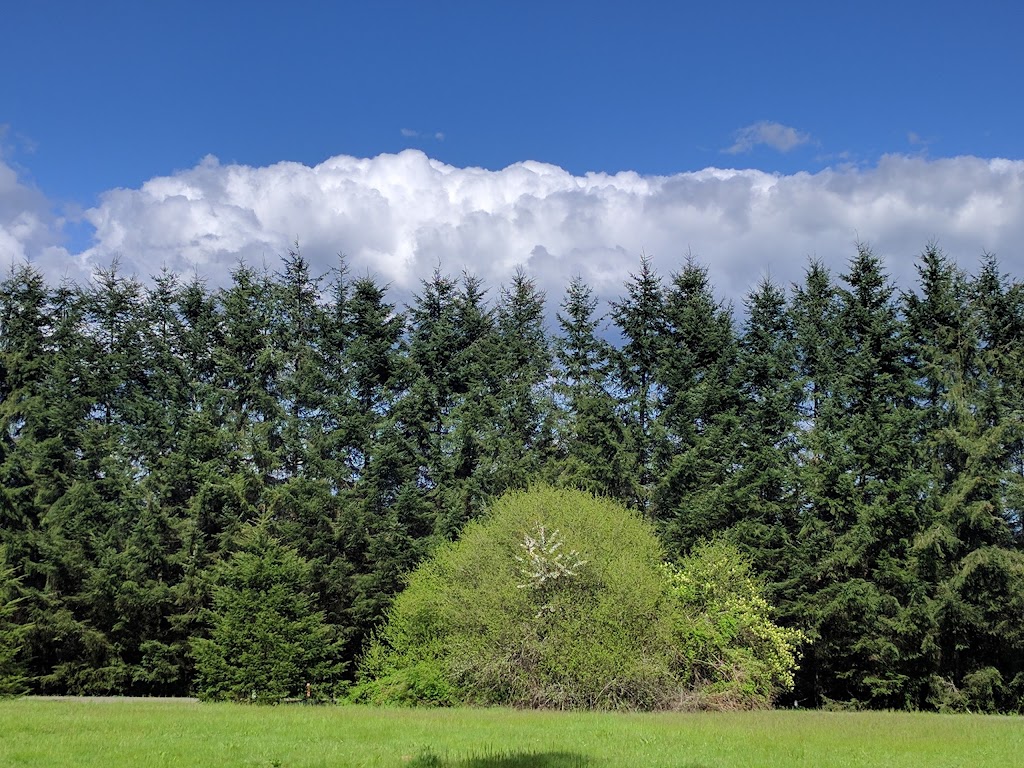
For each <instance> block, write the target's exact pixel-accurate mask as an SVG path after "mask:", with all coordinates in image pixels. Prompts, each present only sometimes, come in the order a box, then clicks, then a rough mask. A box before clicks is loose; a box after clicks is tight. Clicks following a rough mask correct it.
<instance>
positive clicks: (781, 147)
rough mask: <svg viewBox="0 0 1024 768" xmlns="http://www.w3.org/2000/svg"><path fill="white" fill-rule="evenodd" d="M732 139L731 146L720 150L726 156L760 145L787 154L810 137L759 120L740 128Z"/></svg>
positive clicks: (790, 127) (788, 127) (747, 150)
mask: <svg viewBox="0 0 1024 768" xmlns="http://www.w3.org/2000/svg"><path fill="white" fill-rule="evenodd" d="M733 138H734V141H733V144H732V146H730V147H726V148H725V149H723V150H722V151H723V152H725V153H726V154H730V155H739V154H742V153H744V152H750V151H751V150H752V149H754V147H757V146H760V145H764V146H767V147H771V148H772V149H775V150H778V151H779V152H789V151H790V150H791V149H794V148H796V147H799V146H800V145H801V144H807V143H808V142H809V141H810V140H811V135H810V134H809V133H804V132H802V131H798V130H797V129H796V128H793V127H792V126H789V125H783V124H782V123H773V122H770V121H768V120H761V121H760V122H757V123H751V124H750V125H748V126H746V127H744V128H740V129H739V130H738V131H736V133H735V134H734V136H733Z"/></svg>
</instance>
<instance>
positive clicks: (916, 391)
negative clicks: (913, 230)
mask: <svg viewBox="0 0 1024 768" xmlns="http://www.w3.org/2000/svg"><path fill="white" fill-rule="evenodd" d="M917 273H918V279H917V281H916V284H915V286H914V287H913V288H912V289H910V290H908V291H906V292H900V291H897V290H896V288H895V287H894V286H893V284H892V283H891V281H890V279H889V277H888V275H887V274H886V272H885V269H884V267H883V265H882V263H881V261H880V259H879V258H877V257H876V256H875V255H874V254H873V253H872V252H871V251H870V249H869V248H867V247H865V246H858V248H857V250H856V253H855V254H854V255H853V256H852V258H851V259H850V260H849V262H848V264H847V267H846V269H845V271H844V272H843V273H842V274H840V275H838V276H837V275H833V274H832V273H831V272H830V271H829V270H828V269H827V268H826V267H825V266H824V265H823V264H822V263H820V262H817V261H811V262H810V263H809V264H808V265H807V268H806V270H805V273H804V275H803V279H802V281H801V282H799V283H798V284H795V285H793V286H790V287H784V286H779V285H776V284H774V283H773V282H772V281H770V280H767V279H766V280H763V281H761V282H760V283H759V284H758V285H757V286H756V287H755V288H754V289H753V290H752V291H751V292H750V293H749V295H747V296H746V297H745V299H744V302H743V307H742V311H737V309H736V308H734V307H733V306H731V305H730V304H728V303H726V302H723V301H722V300H720V299H719V298H718V297H717V296H716V294H715V291H714V287H713V286H712V285H711V283H710V280H709V277H708V271H707V269H706V268H705V267H704V266H702V265H701V264H700V263H698V262H697V261H695V260H693V259H687V260H686V261H685V262H684V263H683V264H682V265H681V266H680V267H679V268H678V270H677V271H675V272H672V273H671V274H668V275H665V276H662V275H660V274H659V273H658V272H657V271H656V269H655V268H654V265H653V263H652V262H651V261H650V260H649V259H646V258H643V259H641V260H640V263H639V266H638V268H637V271H636V272H635V273H634V274H633V275H631V277H630V278H629V280H628V281H627V282H626V283H625V285H624V286H623V290H622V292H621V296H620V298H619V299H618V300H617V301H615V302H613V303H612V304H611V306H610V308H609V309H608V312H607V313H606V314H602V313H600V312H599V311H598V307H599V304H598V302H597V300H596V298H595V295H594V293H593V291H592V290H591V288H590V287H588V286H587V284H586V283H585V282H584V281H583V280H581V279H574V280H573V281H571V283H570V284H569V285H568V286H567V287H566V289H565V292H564V295H563V296H561V297H559V298H558V299H557V301H558V305H557V307H558V308H557V313H556V323H555V324H554V326H553V327H549V326H548V325H547V323H546V321H545V317H546V309H545V302H546V297H545V296H544V295H543V294H542V293H541V292H540V291H539V290H538V288H537V287H536V284H535V283H534V281H533V280H532V279H531V278H530V277H529V276H528V275H527V274H525V273H522V272H520V273H517V274H516V275H514V276H513V277H512V279H511V280H510V281H509V283H508V284H507V285H505V286H503V287H501V288H500V289H499V290H497V291H494V292H492V291H491V290H490V289H489V288H488V286H485V285H484V284H483V283H482V282H481V281H480V280H479V279H478V278H476V277H474V276H472V275H462V276H458V277H453V276H451V275H447V274H444V273H443V272H442V271H440V270H438V271H435V273H434V274H433V275H432V276H430V277H429V278H427V279H426V280H424V281H422V283H421V284H420V286H419V289H418V292H417V293H416V294H415V296H414V298H413V299H412V300H411V302H410V303H409V305H408V306H405V307H398V306H396V305H394V304H393V303H391V302H389V300H388V292H387V287H386V286H385V285H382V284H381V283H379V282H377V281H376V280H375V279H373V278H372V277H356V278H353V277H352V276H351V275H350V274H349V272H348V270H347V269H346V266H345V263H344V260H341V261H339V265H338V267H337V268H336V269H335V270H333V271H332V272H331V273H329V274H327V275H316V274H314V273H313V272H312V270H311V267H310V265H309V263H308V262H307V261H306V260H305V258H304V257H303V256H302V255H301V253H299V252H298V250H297V249H295V250H293V251H291V252H289V254H288V255H287V256H285V257H284V258H283V259H282V261H281V264H280V266H279V267H278V269H277V270H276V271H271V270H268V269H256V268H253V267H251V266H247V265H244V264H241V265H239V266H238V267H237V268H236V269H235V271H234V272H233V274H232V279H231V282H230V284H229V285H227V286H225V287H222V288H211V287H209V286H207V285H206V284H205V283H204V281H203V280H201V279H200V278H198V277H193V278H191V279H184V278H182V277H181V276H179V275H176V274H173V273H171V272H168V271H163V272H161V273H160V274H158V275H156V276H155V277H153V278H152V279H151V280H150V281H148V282H146V283H143V282H141V281H139V280H138V279H136V278H135V277H134V276H128V275H124V274H122V272H121V271H120V270H119V268H118V265H117V264H116V263H115V264H113V265H112V266H111V267H110V268H108V269H105V270H100V271H98V272H97V273H96V275H95V277H94V279H93V280H92V281H91V282H90V283H89V284H87V285H77V284H74V283H69V282H60V283H57V284H50V283H49V282H48V281H47V280H46V279H45V278H44V277H43V276H42V275H41V274H40V273H39V272H38V271H37V270H35V269H34V268H33V267H32V266H31V265H19V266H15V267H13V268H12V269H11V271H10V272H9V274H8V276H7V278H6V279H5V280H4V281H3V282H2V284H0V427H2V428H0V493H2V496H0V536H2V539H0V543H2V560H0V690H2V689H3V688H4V686H6V687H7V689H9V690H15V689H28V690H32V691H36V692H46V693H65V692H68V693H127V694H149V695H178V694H185V693H188V692H189V691H190V690H192V689H193V688H194V685H195V680H196V668H195V665H196V658H197V653H198V655H199V657H203V655H204V654H206V656H209V654H210V653H211V651H210V645H209V643H210V638H211V632H212V629H213V628H215V627H217V626H218V621H220V620H221V619H223V616H220V617H218V615H217V613H216V611H217V610H218V606H220V607H221V608H222V607H223V606H224V605H227V604H230V601H227V603H225V599H226V598H224V589H225V588H227V587H229V586H230V585H231V584H232V583H235V582H234V581H232V579H235V577H236V576H237V575H238V574H237V573H235V572H233V571H231V568H232V563H244V569H243V570H244V572H245V573H246V574H248V575H247V576H246V578H249V579H255V580H256V582H258V581H259V579H261V578H264V577H265V575H266V574H265V571H266V569H263V570H261V567H260V566H259V564H258V563H257V562H256V561H254V560H253V557H256V556H257V555H258V554H259V552H261V551H263V552H265V551H271V550H272V551H274V552H277V553H278V556H279V559H280V556H282V555H281V553H282V552H283V553H285V555H286V556H285V561H286V562H287V563H288V566H287V570H288V573H289V574H290V576H289V577H288V580H287V581H288V584H290V585H291V586H290V587H289V588H290V589H291V590H292V592H293V593H294V595H293V597H294V601H293V603H292V607H293V608H294V606H296V605H298V606H300V607H301V609H302V613H304V616H296V617H295V621H297V622H303V621H305V622H306V625H309V630H308V631H309V633H310V636H315V637H316V638H317V642H318V643H320V644H321V645H322V646H323V647H329V648H330V649H331V653H332V654H334V655H335V657H334V658H335V661H336V663H335V664H333V666H332V669H333V670H334V672H333V673H332V674H336V675H338V676H339V677H340V678H342V679H344V678H345V676H346V675H347V676H351V674H353V672H354V669H355V665H354V664H353V663H352V662H353V661H355V660H356V659H358V658H359V657H360V655H361V653H362V652H363V651H364V650H365V648H366V647H367V641H368V638H369V637H370V634H371V632H372V631H373V628H374V627H375V626H377V625H378V624H379V623H380V621H381V619H382V617H383V616H384V612H385V611H386V609H387V607H388V606H389V604H390V602H391V600H392V599H393V597H394V595H395V594H396V593H397V592H398V591H399V590H400V589H401V588H402V586H403V584H404V579H405V578H406V575H407V574H408V573H410V572H411V570H412V569H413V568H414V567H415V566H416V565H417V564H418V563H419V562H420V561H421V560H422V559H423V558H424V556H425V555H427V554H428V553H429V552H430V551H431V550H432V548H433V547H434V546H435V545H436V544H437V543H438V542H441V541H445V540H450V539H452V538H454V537H456V536H457V535H458V533H459V531H460V530H461V529H462V527H463V526H464V525H465V524H466V523H467V522H468V521H470V520H473V519H474V518H476V517H477V516H478V515H479V514H480V513H481V511H482V510H483V509H484V508H485V507H486V505H487V504H488V502H489V501H490V500H492V499H494V498H496V497H497V496H498V495H500V494H501V493H503V492H504V491H506V490H510V489H518V488H526V487H529V486H530V485H531V484H533V483H535V482H543V483H546V484H549V485H553V486H561V487H572V488H578V489H582V490H586V491H590V492H592V493H594V494H597V495H600V496H605V497H609V498H611V499H614V500H616V501H619V502H621V503H624V504H626V505H627V506H630V507H632V508H635V509H637V510H640V511H641V512H642V514H643V515H645V516H646V517H647V518H648V519H649V520H650V521H651V522H652V523H653V525H654V526H655V528H656V530H657V531H658V532H659V535H660V537H661V539H662V542H663V545H664V546H665V548H666V550H667V551H668V552H669V553H670V554H671V555H672V556H673V557H677V558H681V557H684V556H686V555H687V554H688V553H690V551H691V550H692V549H693V548H694V547H697V546H698V545H700V544H701V542H703V541H705V540H708V539H712V538H718V537H721V538H725V539H727V540H729V541H730V542H731V543H732V544H733V545H735V546H736V547H738V548H739V549H740V551H742V552H743V553H744V554H745V555H746V556H747V557H749V559H750V561H751V562H752V564H753V567H754V569H755V571H756V573H758V574H759V576H760V578H761V579H762V580H763V582H764V584H765V587H766V594H767V595H768V596H769V598H770V600H771V603H772V605H773V606H774V609H775V612H776V614H775V615H776V620H777V621H779V622H780V623H782V624H783V625H786V626H789V627H793V628H797V629H800V630H802V632H803V633H804V636H805V638H806V640H807V642H806V643H805V645H804V646H803V648H802V660H801V667H800V670H799V671H798V672H797V675H796V687H795V692H794V694H793V699H794V700H796V701H798V702H800V703H801V705H805V706H815V705H824V704H831V703H842V704H845V705H849V706H865V707H896V708H935V709H972V710H985V711H1017V710H1020V709H1022V708H1024V552H1022V544H1024V529H1022V520H1021V509H1022V507H1024V429H1022V427H1024V424H1022V414H1024V354H1022V350H1021V345H1022V344H1024V284H1022V283H1020V282H1018V281H1016V280H1014V279H1012V278H1011V277H1009V276H1007V275H1005V274H1003V272H1002V271H1001V269H1000V266H999V263H998V261H997V260H996V259H995V258H994V257H992V256H984V257H983V258H982V259H981V261H980V263H979V267H978V269H977V272H976V274H973V275H972V274H968V273H967V272H965V271H964V270H962V269H961V268H959V267H958V266H957V264H956V263H955V262H954V261H953V260H952V259H951V258H949V257H948V256H947V255H945V254H944V253H943V252H941V251H940V250H939V249H938V248H937V247H934V246H929V247H927V248H926V249H925V251H924V253H923V254H922V255H921V257H920V259H919V261H918V266H917ZM254 527H255V528H257V529H258V535H255V534H253V529H254ZM254 536H255V539H254ZM254 540H259V541H261V542H262V544H260V545H259V547H254V545H253V541H254ZM282 562H284V561H282ZM239 568H242V566H241V565H240V566H239ZM236 570H237V569H236ZM232 574H234V575H232ZM261 574H262V575H261ZM236 581H237V579H236ZM218 595H220V598H217V596H218ZM215 598H217V599H215ZM311 616H312V617H314V618H315V619H316V621H315V622H312V623H310V622H309V620H308V619H309V617H311ZM314 625H315V626H314ZM304 626H305V625H304ZM197 649H198V650H197ZM204 649H205V650H204ZM317 663H320V664H322V663H323V660H322V659H321V660H320V661H319V662H317ZM329 666H330V665H329Z"/></svg>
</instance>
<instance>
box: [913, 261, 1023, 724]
mask: <svg viewBox="0 0 1024 768" xmlns="http://www.w3.org/2000/svg"><path fill="white" fill-rule="evenodd" d="M918 275H919V283H920V290H921V294H920V295H917V294H910V295H908V296H907V298H906V304H907V317H908V323H909V326H910V328H911V331H912V334H913V339H914V345H915V352H916V354H915V362H916V363H917V367H918V377H919V381H920V383H921V387H922V390H923V397H922V398H921V408H922V424H923V429H922V430H921V436H920V441H921V443H922V444H923V445H924V446H925V447H926V455H927V456H929V457H930V459H931V462H930V466H929V468H928V469H929V475H930V482H931V487H930V489H929V494H928V497H927V506H926V510H927V519H926V520H925V526H924V529H923V530H922V532H921V533H920V535H919V536H918V537H917V539H916V540H915V554H916V563H917V567H918V573H919V576H920V578H921V579H922V581H923V582H924V584H925V585H927V590H928V595H929V603H928V616H929V624H928V627H929V632H928V634H927V636H926V639H925V643H924V649H925V652H926V653H927V654H928V657H929V662H930V664H929V666H930V668H931V670H932V677H931V680H930V683H929V687H928V689H927V693H928V703H931V704H932V705H934V706H938V707H940V708H941V707H953V708H964V709H971V710H995V709H998V708H1006V707H1007V706H1008V705H1009V706H1013V704H1012V703H1011V700H1012V694H1011V690H1010V687H1011V684H1012V681H1013V680H1014V679H1015V678H1016V677H1017V675H1019V674H1020V673H1021V672H1022V666H1021V663H1020V661H1019V660H1020V658H1021V654H1022V651H1024V648H1022V647H1021V638H1022V635H1021V632H1020V631H1016V630H1015V627H1016V626H1017V623H1018V622H1016V621H1015V619H1014V618H1013V615H1012V613H1007V612H1005V611H1006V609H1007V608H1009V606H1010V605H1013V603H1014V600H1013V598H1012V597H1011V595H1012V594H1013V592H1014V590H1015V589H1017V586H1015V585H1019V584H1020V579H1021V575H1022V573H1024V570H1022V568H1021V565H1022V563H1024V560H1022V559H1021V556H1020V553H1019V552H1017V551H1014V548H1013V530H1012V525H1011V519H1012V512H1008V510H1007V509H1006V504H1005V501H1004V499H1005V492H1004V489H1005V488H1007V487H1012V485H1013V483H1014V482H1015V480H1014V473H1013V472H1012V471H1011V470H1010V467H1011V466H1012V458H1011V451H1012V443H1013V441H1014V439H1015V432H1016V431H1017V429H1016V425H1015V424H1014V421H1013V420H1012V419H1000V420H999V421H998V423H995V424H990V423H987V422H986V419H985V418H984V416H983V415H982V414H983V413H984V412H985V408H984V402H985V401H986V400H988V401H989V402H990V403H991V402H992V399H991V385H988V386H986V383H985V382H986V381H988V382H991V381H992V380H991V379H990V378H989V376H990V371H989V370H988V369H987V366H986V364H985V361H984V354H983V351H982V341H981V332H982V316H981V315H980V314H979V313H978V312H977V311H975V307H974V302H973V301H972V297H971V286H970V283H969V280H968V278H967V276H966V275H965V274H964V273H963V272H962V271H961V270H959V269H958V268H957V267H956V266H955V265H954V264H953V263H952V262H951V261H950V260H949V259H948V257H946V256H945V255H944V254H943V253H941V252H940V251H939V250H938V249H937V248H936V247H934V246H930V247H929V248H928V249H927V250H926V251H925V253H924V255H923V256H922V258H921V263H920V265H919V266H918ZM988 298H990V299H991V298H992V297H988ZM997 386H998V385H997ZM989 413H992V411H989ZM1012 610H1013V609H1012V608H1010V611H1012ZM1022 683H1024V677H1022V678H1021V679H1020V680H1019V681H1018V687H1020V685H1021V684H1022Z"/></svg>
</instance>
